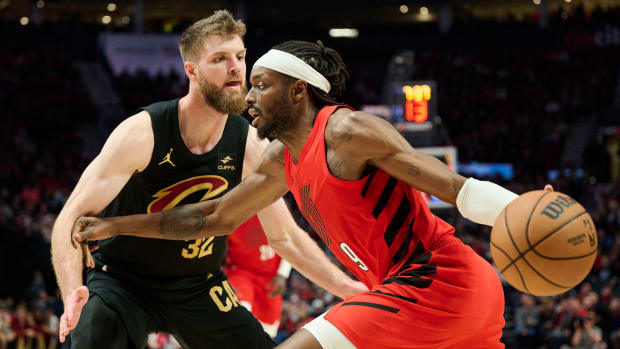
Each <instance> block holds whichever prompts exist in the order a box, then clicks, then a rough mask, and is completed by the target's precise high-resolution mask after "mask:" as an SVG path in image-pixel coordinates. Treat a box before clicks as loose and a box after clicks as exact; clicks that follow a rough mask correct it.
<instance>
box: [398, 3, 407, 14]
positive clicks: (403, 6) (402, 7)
mask: <svg viewBox="0 0 620 349" xmlns="http://www.w3.org/2000/svg"><path fill="white" fill-rule="evenodd" d="M399 9H400V13H407V12H409V6H407V5H400V8H399Z"/></svg>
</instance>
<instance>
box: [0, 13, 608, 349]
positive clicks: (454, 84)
mask: <svg viewBox="0 0 620 349" xmlns="http://www.w3.org/2000/svg"><path fill="white" fill-rule="evenodd" d="M614 16H615V17H613V18H616V19H617V18H619V17H620V16H618V15H614ZM97 31H98V29H97V28H91V27H88V26H84V25H81V24H79V23H75V22H71V23H63V24H61V25H56V26H54V27H46V26H45V25H44V26H42V27H40V28H38V29H28V30H26V29H22V28H17V27H15V26H14V25H12V24H7V23H4V22H0V39H1V40H2V42H3V43H4V44H3V49H2V50H1V51H0V65H1V66H2V67H3V69H2V70H0V103H2V105H3V107H4V108H3V110H4V113H3V127H2V128H0V149H2V161H0V349H5V348H17V349H27V348H28V349H29V348H37V349H43V348H54V347H57V346H58V343H57V337H56V333H57V328H58V319H59V317H60V315H61V314H62V302H61V301H60V299H59V294H58V290H57V288H56V283H55V278H54V275H53V270H52V268H51V264H50V252H49V248H50V236H51V228H52V225H53V223H54V220H55V218H56V215H57V214H58V212H59V211H60V209H61V207H62V206H63V204H64V202H65V201H66V200H67V198H68V196H69V194H70V192H71V189H72V188H73V186H74V185H75V183H76V182H77V179H78V177H79V175H80V173H81V172H82V171H83V170H84V168H85V167H86V165H87V163H88V161H89V160H90V157H92V155H93V154H83V143H82V141H81V140H80V137H79V136H80V128H81V127H82V125H84V124H87V123H89V122H92V121H95V120H96V111H95V108H94V107H93V105H92V104H91V102H90V100H89V98H88V96H87V95H86V92H85V91H86V89H85V87H84V84H83V82H82V81H81V80H80V76H79V73H78V71H77V69H76V67H75V64H74V62H75V61H76V60H78V59H79V60H86V61H88V60H96V59H100V58H99V57H96V56H88V55H85V52H91V55H94V54H93V53H92V52H97V50H96V48H95V47H94V45H95V44H94V43H95V42H96V39H95V38H96V35H95V34H96V32H97ZM67 33H71V36H69V35H66V34H67ZM54 37H71V38H72V39H71V40H66V41H64V40H63V42H59V41H58V40H55V39H53V38H54ZM33 43H36V45H33ZM619 51H620V50H619V48H618V46H615V47H608V48H594V49H589V50H579V49H574V48H572V47H570V46H566V47H563V48H557V47H556V48H553V49H551V48H550V49H537V50H533V51H522V50H517V49H514V50H503V49H502V50H494V51H491V50H488V51H485V50H476V51H467V50H454V51H437V50H428V51H424V52H422V53H421V54H420V55H418V56H417V58H416V59H417V61H416V71H415V74H414V77H415V78H416V79H417V78H424V79H426V78H429V79H434V80H436V81H437V85H438V93H439V95H438V100H439V101H440V103H439V106H438V114H439V115H440V116H441V117H442V118H443V120H444V121H445V124H446V126H447V128H448V133H449V137H450V139H451V140H452V142H453V144H454V145H456V146H457V147H458V149H459V159H460V160H461V161H465V162H467V161H472V160H477V161H488V162H510V163H513V164H515V168H516V172H517V173H516V177H515V179H514V180H512V181H509V182H506V181H503V180H502V179H501V178H499V177H497V178H491V180H493V181H495V182H498V183H500V184H502V185H504V186H506V187H508V188H509V189H511V190H513V191H514V192H517V193H522V192H525V191H528V190H532V189H540V188H542V187H543V186H544V184H547V183H549V182H550V183H552V184H553V185H554V187H555V189H556V190H558V191H562V192H565V193H567V194H569V195H571V196H572V197H573V198H575V199H577V200H578V201H579V202H581V203H582V204H583V205H584V206H585V207H586V208H587V209H588V211H589V212H590V214H591V215H592V217H593V219H594V221H595V223H596V225H597V228H598V234H599V241H600V244H599V250H600V251H599V252H600V253H599V255H598V257H597V260H596V262H595V266H594V269H593V270H592V272H591V274H590V275H589V277H588V278H587V279H586V280H585V281H584V282H583V283H582V284H581V285H579V286H578V287H576V288H575V289H573V290H571V291H569V292H567V293H565V294H562V295H560V296H556V297H545V298H535V297H531V296H528V295H525V294H522V293H520V292H517V291H515V290H514V289H513V288H512V287H510V286H509V285H507V284H505V294H506V311H505V318H506V328H505V330H504V338H503V341H504V342H505V343H506V346H507V348H519V349H523V348H548V349H552V348H605V347H607V348H613V349H620V283H619V282H618V276H619V275H620V258H619V257H620V256H619V253H620V209H619V207H618V206H619V205H620V202H619V200H620V199H619V198H620V185H619V184H613V183H607V182H609V181H610V176H609V174H608V172H609V166H608V162H609V159H608V158H606V157H605V155H603V156H602V157H601V156H600V155H601V153H604V150H603V149H602V145H600V144H598V143H597V140H596V139H593V141H592V145H591V147H590V149H591V150H590V152H591V153H590V154H593V156H589V157H588V158H587V160H586V162H585V164H584V166H585V170H586V175H585V176H584V177H576V176H574V175H571V174H569V175H566V176H563V175H560V177H559V178H557V179H554V180H553V181H549V180H548V179H547V177H546V173H547V172H546V171H547V170H550V169H558V168H562V167H570V166H572V164H566V163H561V158H562V156H561V155H562V151H563V145H564V143H565V141H566V139H567V137H568V134H569V130H570V128H571V127H572V126H574V125H575V124H576V123H579V122H582V121H584V120H589V118H593V117H595V116H600V115H601V114H604V113H605V112H606V109H609V108H610V105H611V103H612V99H613V94H614V93H617V92H616V88H617V87H616V86H617V84H618V69H619V68H620V65H619V64H618V62H620V52H619ZM350 58H351V57H349V59H350ZM388 59H389V57H384V58H382V60H381V62H368V61H363V60H362V59H361V58H360V61H350V60H347V63H348V65H349V67H350V70H351V73H352V76H353V77H352V79H351V81H350V84H349V87H348V91H347V93H346V95H345V96H344V97H343V98H342V99H343V100H344V101H347V102H350V103H351V104H352V105H353V106H354V107H359V106H360V105H362V104H377V103H380V102H381V100H380V98H381V88H382V86H383V85H382V80H383V78H382V74H383V73H384V72H385V62H386V61H387V60H388ZM114 87H115V89H116V91H117V92H118V94H119V96H120V97H121V101H122V102H123V104H124V107H125V109H126V110H127V111H128V112H132V111H133V110H135V108H137V107H139V106H142V105H147V104H149V103H151V102H154V101H157V100H162V99H168V98H173V97H176V96H180V95H182V94H183V93H184V92H185V89H186V83H185V79H184V78H182V77H179V76H176V75H174V74H160V75H159V76H156V77H151V76H148V75H147V74H146V73H141V72H138V73H136V74H122V75H121V76H118V77H116V78H115V80H114ZM533 123H536V125H537V127H532V126H531V125H532V124H533ZM498 139H501V140H502V141H501V142H498V141H497V140H498ZM606 163H607V166H605V164H606ZM601 166H603V167H602V170H601ZM595 175H596V178H597V180H596V181H592V180H591V178H593V177H594V176H595ZM438 214H440V215H445V218H446V219H447V220H448V221H449V222H450V223H452V224H454V225H455V227H456V231H457V235H458V236H459V237H460V238H461V239H462V240H463V241H465V242H466V243H467V244H469V245H470V246H472V248H473V249H474V250H475V251H476V252H478V253H479V254H480V255H482V256H483V257H485V258H486V259H487V260H489V261H490V260H491V259H490V258H491V257H490V252H489V247H488V237H489V228H486V227H482V226H479V225H476V224H473V223H471V222H469V221H467V220H465V219H462V218H460V216H459V215H458V214H456V213H454V212H451V213H450V212H447V213H438ZM297 218H298V222H299V223H300V225H302V227H304V228H305V229H307V230H310V227H309V226H308V225H307V224H306V223H305V222H304V221H303V218H302V217H300V216H298V217H297ZM317 240H318V239H317ZM328 254H329V252H328ZM336 302H338V299H337V298H335V297H334V296H333V295H331V294H330V293H327V292H325V291H323V290H322V289H320V288H318V287H317V286H315V285H313V284H311V283H310V282H308V281H307V280H306V279H304V278H303V277H302V276H300V275H299V274H297V273H296V272H293V273H292V275H291V277H290V279H289V287H288V291H287V293H286V295H285V301H284V305H283V310H282V311H283V318H282V323H281V327H280V329H279V332H278V335H277V337H276V341H278V342H280V341H282V340H284V339H285V338H287V337H288V336H290V335H291V334H292V333H293V332H294V331H295V330H297V329H298V328H300V327H301V326H303V325H304V324H305V323H307V322H308V321H311V320H312V319H313V318H315V317H316V316H318V315H319V314H321V313H322V312H324V311H325V310H326V309H329V307H330V306H332V305H334V304H335V303H336ZM178 347H179V346H178V343H176V342H175V341H174V340H173V338H170V337H169V336H166V335H161V334H153V335H152V336H150V337H149V348H157V349H164V348H166V349H170V348H178Z"/></svg>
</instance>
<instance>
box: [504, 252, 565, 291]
mask: <svg viewBox="0 0 620 349" xmlns="http://www.w3.org/2000/svg"><path fill="white" fill-rule="evenodd" d="M523 261H524V262H525V263H527V265H529V266H530V268H532V270H533V271H534V272H535V273H536V274H538V276H540V277H541V278H543V279H544V280H545V281H547V282H548V283H550V284H552V285H554V286H557V287H561V288H573V286H564V285H560V284H557V283H555V282H553V281H551V280H549V279H547V277H546V276H544V275H543V274H541V273H540V272H539V271H538V270H537V269H536V268H534V266H533V265H531V264H530V262H528V260H527V258H525V256H524V257H523ZM515 265H516V264H515Z"/></svg>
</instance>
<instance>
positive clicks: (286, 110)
mask: <svg viewBox="0 0 620 349" xmlns="http://www.w3.org/2000/svg"><path fill="white" fill-rule="evenodd" d="M279 96H280V97H279V98H278V100H276V101H275V102H274V103H272V105H273V108H272V110H271V112H270V113H269V118H268V119H267V118H265V117H262V119H263V125H262V126H261V127H257V128H256V133H257V134H258V137H259V138H260V139H265V138H267V137H269V138H270V139H275V138H279V137H281V136H282V135H283V134H284V133H286V132H287V131H289V130H290V129H291V128H292V127H293V122H294V120H293V106H292V105H291V104H290V101H289V100H288V99H287V96H285V95H284V94H282V95H279ZM256 109H257V111H258V112H259V114H260V115H261V116H263V115H264V114H262V112H261V110H260V109H259V108H256Z"/></svg>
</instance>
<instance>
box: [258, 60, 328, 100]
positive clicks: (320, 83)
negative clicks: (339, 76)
mask: <svg viewBox="0 0 620 349" xmlns="http://www.w3.org/2000/svg"><path fill="white" fill-rule="evenodd" d="M254 66H255V67H264V68H269V69H272V70H275V71H277V72H280V73H282V74H286V75H289V76H292V77H294V78H297V79H299V80H303V81H305V82H307V83H309V84H310V85H312V86H316V87H318V88H320V89H321V90H323V91H324V92H325V93H329V90H330V89H331V86H330V85H329V81H327V79H326V78H325V77H324V76H323V75H322V74H321V73H319V72H318V71H316V70H314V68H312V67H311V66H309V65H308V63H306V62H304V61H302V60H301V59H300V58H298V57H296V56H294V55H292V54H290V53H288V52H284V51H280V50H274V49H271V50H269V52H267V53H265V54H264V55H263V56H262V57H261V58H259V59H258V60H257V61H256V63H254Z"/></svg>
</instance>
